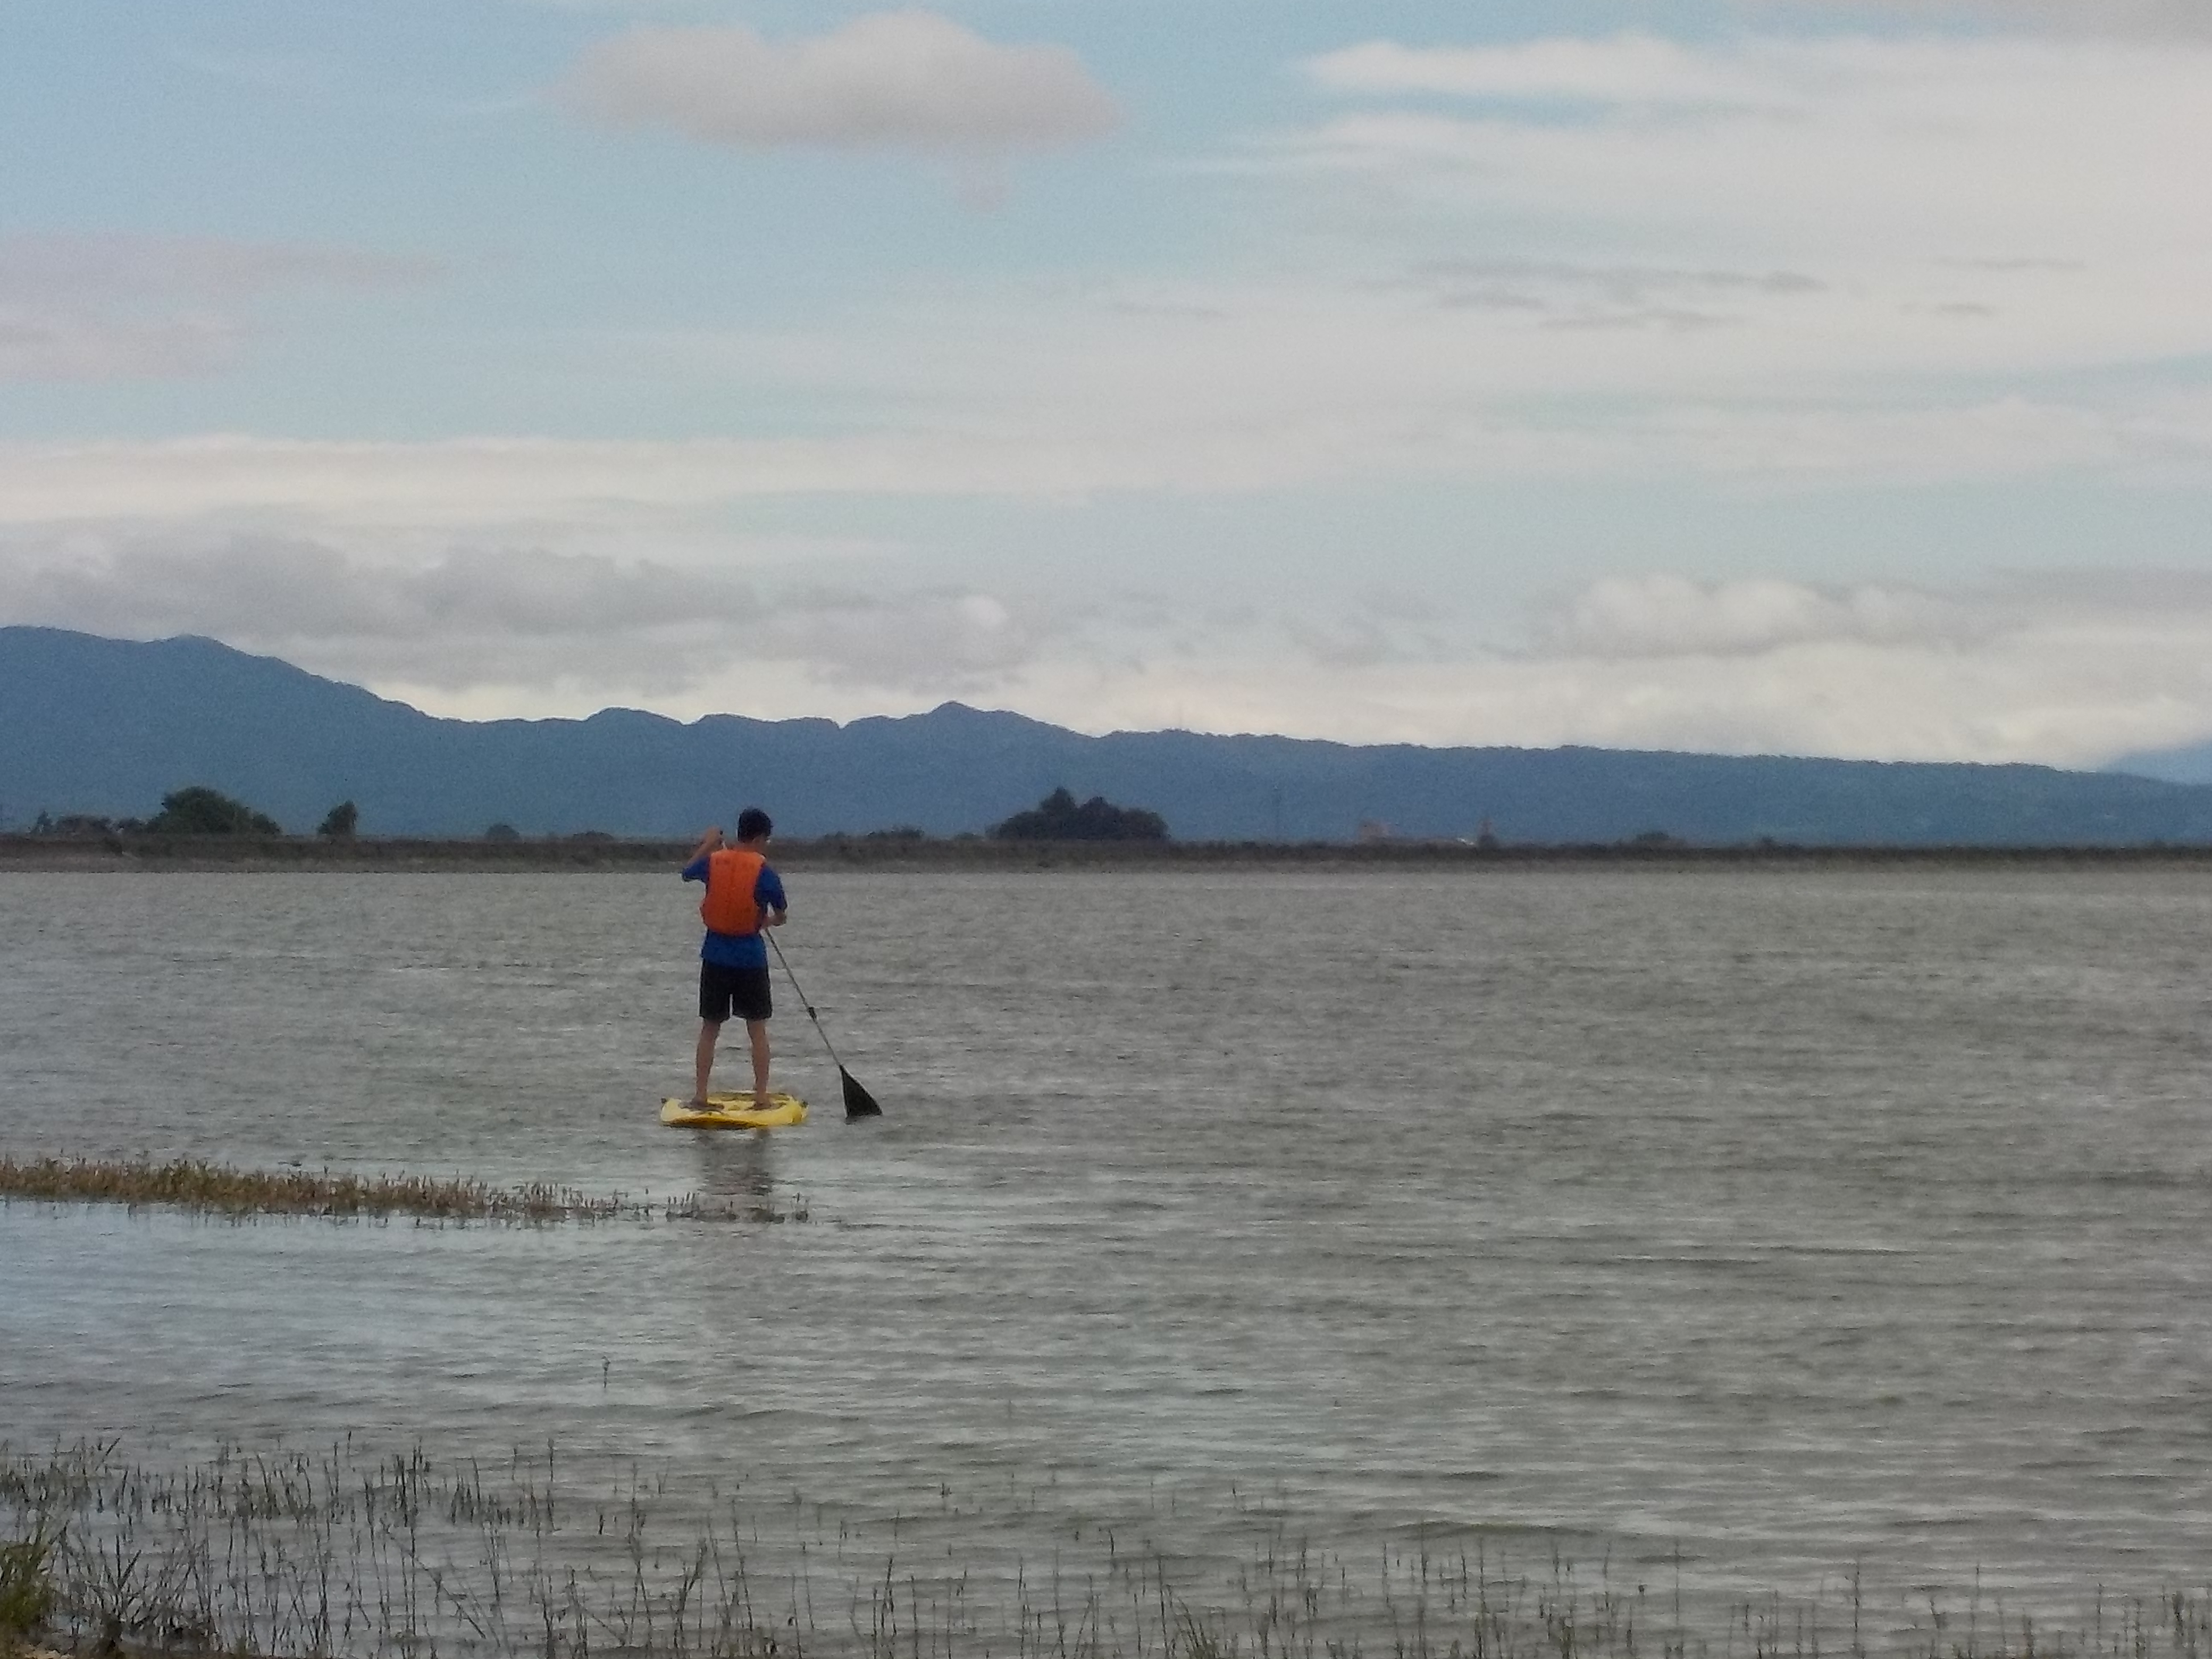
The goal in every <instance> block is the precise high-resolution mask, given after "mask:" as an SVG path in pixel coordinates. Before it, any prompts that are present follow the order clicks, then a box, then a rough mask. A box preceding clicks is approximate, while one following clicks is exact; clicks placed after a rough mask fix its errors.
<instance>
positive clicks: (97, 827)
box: [53, 812, 118, 836]
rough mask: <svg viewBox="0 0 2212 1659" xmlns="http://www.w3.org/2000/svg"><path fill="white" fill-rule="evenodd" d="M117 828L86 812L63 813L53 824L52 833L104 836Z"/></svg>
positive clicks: (103, 819)
mask: <svg viewBox="0 0 2212 1659" xmlns="http://www.w3.org/2000/svg"><path fill="white" fill-rule="evenodd" d="M117 827H118V826H117V825H114V824H112V823H109V822H108V821H107V820H106V818H96V817H93V816H92V815H91V814H90V813H88V812H64V813H63V814H62V815H61V817H58V818H56V819H55V820H54V822H53V833H54V834H55V835H58V836H104V835H106V834H108V833H109V832H110V831H111V830H112V829H116V828H117Z"/></svg>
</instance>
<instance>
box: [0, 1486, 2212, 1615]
mask: <svg viewBox="0 0 2212 1659" xmlns="http://www.w3.org/2000/svg"><path fill="white" fill-rule="evenodd" d="M572 1480H573V1477H571V1476H569V1475H568V1472H567V1471H566V1469H565V1468H564V1467H563V1464H562V1459H561V1457H560V1456H559V1455H558V1453H557V1451H556V1449H555V1448H554V1447H552V1446H551V1445H548V1446H547V1447H545V1448H544V1449H543V1450H542V1451H539V1452H537V1453H532V1454H525V1453H522V1452H516V1453H514V1454H512V1455H510V1456H509V1457H508V1458H507V1459H506V1460H504V1461H502V1462H499V1463H498V1464H496V1465H495V1467H493V1468H489V1469H487V1468H484V1467H483V1466H482V1465H481V1464H480V1463H478V1462H476V1461H474V1460H459V1461H451V1462H435V1461H434V1460H433V1459H431V1458H430V1457H429V1456H428V1455H426V1454H425V1453H424V1452H423V1451H422V1449H419V1448H418V1449H415V1450H413V1451H410V1452H406V1453H401V1454H395V1455H369V1454H368V1453H365V1452H361V1451H357V1450H356V1449H355V1448H354V1447H353V1445H352V1444H351V1443H345V1444H341V1445H337V1446H333V1447H331V1449H328V1450H326V1451H325V1452H322V1453H319V1454H307V1453H300V1452H289V1451H287V1452H281V1453H273V1454H265V1455H256V1454H249V1453H246V1452H242V1451H238V1450H228V1451H224V1452H222V1453H221V1454H219V1455H216V1456H215V1457H214V1458H212V1459H210V1460H209V1461H206V1462H200V1463H197V1464H194V1465H191V1466H188V1467H185V1468H178V1469H173V1470H161V1469H153V1468H147V1467H145V1466H143V1465H139V1464H135V1463H131V1462H125V1461H124V1460H122V1459H121V1458H120V1457H118V1455H117V1453H116V1449H115V1448H114V1447H113V1446H112V1445H91V1444H86V1445H79V1446H77V1447H76V1448H73V1449H67V1450H64V1451H60V1452H57V1453H52V1454H47V1455H25V1454H21V1453H10V1452H9V1450H8V1449H6V1448H5V1447H4V1446H0V1528H4V1529H5V1530H0V1537H7V1538H10V1539H12V1540H14V1542H13V1543H11V1544H10V1545H9V1548H10V1549H11V1550H21V1551H23V1552H25V1553H22V1554H21V1555H11V1556H10V1557H9V1558H8V1559H10V1560H22V1561H34V1562H36V1563H38V1564H39V1565H37V1567H36V1570H35V1571H34V1573H33V1577H34V1578H35V1579H36V1580H37V1582H39V1583H42V1584H43V1585H44V1586H45V1589H44V1590H43V1592H42V1594H43V1595H44V1598H45V1599H44V1600H43V1601H40V1603H39V1604H38V1606H39V1607H40V1618H39V1620H37V1621H33V1622H34V1624H39V1623H42V1624H43V1626H44V1629H45V1632H46V1634H48V1635H50V1636H52V1637H53V1638H56V1639H58V1640H61V1641H64V1642H66V1643H67V1644H69V1645H70V1647H71V1648H72V1649H75V1650H78V1651H87V1650H89V1651H92V1652H95V1653H106V1654H116V1653H124V1652H153V1651H161V1652H188V1653H197V1654H212V1653H217V1652H220V1653H224V1654H230V1655H235V1656H240V1659H253V1656H280V1655H281V1656H302V1659H316V1656H325V1655H340V1654H346V1655H362V1656H368V1659H385V1656H394V1659H436V1656H440V1655H450V1656H454V1659H466V1656H517V1659H521V1656H532V1659H588V1656H590V1655H592V1653H594V1652H598V1653H602V1654H606V1655H620V1656H628V1659H662V1656H665V1659H805V1656H806V1655H807V1654H809V1653H816V1654H820V1655H823V1656H825V1659H827V1656H830V1655H854V1656H866V1659H953V1656H967V1655H974V1656H977V1659H991V1656H1004V1659H1365V1656H1376V1659H1383V1656H1388V1659H1785V1656H1786V1659H1821V1656H1822V1655H1823V1654H1828V1655H1832V1656H1834V1659H1865V1656H1869V1655H1875V1654H1880V1655H1882V1656H1886V1659H1887V1656H1894V1659H2208V1655H2212V1620H2209V1619H2208V1614H2212V1601H2208V1598H2207V1595H2205V1593H2203V1592H2202V1591H2197V1592H2179V1591H2175V1592H2168V1593H2166V1594H2164V1595H2160V1596H2157V1597H2153V1598H2149V1599H2114V1598H2106V1597H2105V1596H2103V1595H2099V1596H2098V1597H2097V1598H2096V1599H2095V1601H2093V1604H2092V1606H2091V1607H2089V1608H2088V1609H2087V1610H2085V1615H2084V1616H2083V1617H2082V1618H2081V1619H2080V1620H2077V1621H2075V1623H2073V1624H2072V1625H2070V1626H2057V1625H2045V1624H2039V1623H2037V1622H2034V1621H2032V1620H2030V1619H2028V1618H2025V1617H2021V1616H2018V1615H2016V1614H2014V1613H2008V1612H2007V1611H2006V1610H2005V1609H2004V1608H2003V1607H2001V1606H1997V1605H1994V1604H1990V1603H1985V1601H1984V1598H1983V1597H1982V1596H1981V1595H1980V1594H1979V1592H1978V1589H1973V1588H1971V1587H1970V1588H1969V1589H1968V1590H1967V1592H1966V1596H1965V1597H1964V1599H1963V1604H1962V1603H1961V1601H1960V1600H1959V1599H1958V1598H1954V1599H1953V1601H1951V1602H1950V1603H1949V1604H1948V1605H1947V1604H1946V1602H1945V1601H1944V1600H1943V1599H1942V1597H1940V1596H1937V1595H1926V1594H1923V1595H1921V1596H1920V1597H1919V1599H1918V1601H1917V1605H1915V1604H1909V1603H1892V1604H1890V1605H1888V1606H1887V1607H1884V1608H1883V1609H1881V1611H1880V1612H1879V1613H1877V1612H1876V1611H1875V1610H1874V1609H1872V1608H1870V1607H1869V1605H1868V1604H1867V1602H1866V1601H1865V1599H1864V1598H1863V1595H1862V1594H1861V1588H1860V1584H1859V1581H1858V1579H1857V1576H1856V1575H1853V1576H1851V1577H1849V1578H1847V1579H1844V1580H1841V1581H1839V1582H1838V1584H1837V1586H1836V1587H1835V1588H1834V1589H1822V1591H1821V1592H1820V1593H1819V1594H1818V1595H1813V1596H1810V1597H1796V1598H1793V1597H1788V1596H1784V1595H1779V1594H1775V1595H1766V1596H1763V1597H1756V1598H1751V1599H1743V1600H1735V1601H1726V1602H1712V1601H1708V1602H1706V1603H1705V1604H1702V1605H1699V1604H1695V1603H1694V1602H1693V1601H1686V1599H1685V1597H1684V1595H1683V1592H1682V1590H1681V1588H1680V1565H1679V1562H1678V1563H1676V1564H1675V1568H1674V1582H1673V1583H1672V1584H1671V1585H1670V1584H1669V1583H1667V1582H1665V1579H1666V1576H1665V1575H1664V1574H1663V1573H1658V1572H1656V1571H1655V1573H1654V1576H1655V1577H1657V1578H1658V1579H1659V1581H1660V1582H1658V1583H1653V1582H1652V1579H1651V1578H1650V1577H1646V1578H1642V1579H1638V1578H1637V1577H1633V1576H1631V1577H1626V1578H1624V1577H1619V1576H1617V1575H1616V1573H1615V1571H1614V1570H1613V1565H1612V1563H1611V1562H1610V1560H1601V1561H1600V1563H1599V1564H1598V1565H1597V1567H1596V1570H1595V1574H1594V1575H1592V1574H1589V1573H1588V1572H1586V1571H1585V1570H1584V1569H1583V1568H1582V1567H1580V1566H1578V1565H1576V1564H1575V1563H1573V1562H1571V1561H1569V1560H1567V1559H1563V1558H1562V1557H1560V1556H1559V1555H1557V1554H1553V1555H1552V1556H1551V1557H1550V1558H1549V1559H1548V1560H1545V1561H1541V1562H1539V1563H1538V1564H1537V1565H1535V1566H1534V1568H1533V1569H1530V1568H1528V1567H1527V1566H1525V1565H1520V1566H1516V1565H1513V1564H1510V1563H1509V1562H1507V1561H1505V1560H1504V1559H1498V1558H1494V1557H1493V1556H1492V1554H1491V1553H1490V1550H1489V1547H1488V1546H1487V1545H1486V1543H1485V1542H1484V1541H1480V1540H1478V1541H1476V1542H1475V1544H1474V1548H1473V1549H1472V1551H1468V1550H1464V1549H1462V1550H1456V1551H1444V1550H1438V1549H1434V1548H1431V1547H1430V1546H1429V1544H1428V1543H1426V1542H1424V1541H1419V1540H1416V1541H1414V1542H1413V1545H1412V1546H1411V1547H1399V1546H1396V1545H1392V1546H1389V1547H1385V1548H1384V1549H1383V1551H1382V1552H1381V1553H1380V1555H1379V1557H1376V1558H1374V1559H1367V1560H1365V1561H1364V1562H1363V1563H1360V1564H1357V1565H1355V1564H1354V1563H1353V1562H1352V1561H1351V1560H1348V1559H1346V1558H1345V1557H1343V1556H1340V1555H1337V1554H1333V1553H1324V1552H1321V1551H1318V1550H1316V1549H1315V1548H1313V1547H1310V1546H1307V1545H1304V1544H1294V1543H1292V1542H1291V1541H1290V1540H1289V1539H1288V1538H1287V1536H1286V1535H1285V1534H1281V1533H1279V1532H1276V1533H1272V1534H1267V1536H1265V1537H1263V1538H1261V1539H1260V1540H1259V1541H1256V1542H1255V1545H1254V1547H1252V1548H1251V1549H1250V1550H1249V1553H1247V1554H1245V1555H1244V1556H1243V1557H1242V1558H1241V1559H1228V1558H1225V1557H1221V1556H1211V1557H1204V1556H1199V1557H1194V1556H1182V1557H1176V1556H1174V1555H1171V1554H1170V1553H1167V1552H1165V1551H1164V1550H1162V1549H1160V1548H1158V1547H1155V1546H1153V1545H1152V1544H1151V1543H1149V1542H1143V1543H1138V1544H1136V1545H1135V1546H1134V1547H1132V1545H1131V1542H1130V1541H1125V1540H1122V1539H1121V1538H1119V1537H1117V1536H1116V1534H1115V1532H1114V1531H1113V1530H1112V1529H1110V1528H1108V1529H1105V1530H1103V1532H1101V1531H1099V1530H1098V1529H1097V1528H1093V1529H1092V1536H1091V1539H1090V1541H1089V1543H1088V1545H1087V1546H1085V1547H1083V1548H1081V1549H1077V1548H1075V1547H1073V1545H1074V1542H1075V1541H1074V1540H1071V1539H1067V1538H1057V1539H1055V1538H1053V1537H1050V1536H1044V1535H1039V1534H1035V1533H1030V1534H1023V1535H1022V1543H1023V1545H1024V1547H1026V1548H1029V1549H1033V1550H1036V1551H1038V1552H1039V1553H1041V1554H1042V1556H1043V1557H1044V1559H1037V1557H1035V1556H1029V1557H1025V1556H1024V1555H1023V1554H1021V1553H1016V1554H1014V1555H1013V1556H1012V1558H1011V1559H1009V1558H1008V1557H1006V1555H1005V1553H1003V1551H1000V1550H995V1549H994V1547H992V1545H991V1544H990V1543H989V1542H988V1541H987V1538H986V1536H985V1534H987V1530H988V1528H987V1526H985V1525H983V1524H982V1518H981V1517H971V1519H974V1520H975V1521H976V1522H977V1525H976V1527H975V1531H974V1532H973V1533H972V1534H970V1535H969V1543H970V1545H971V1546H972V1547H969V1549H967V1550H966V1551H965V1552H964V1559H963V1549H962V1548H961V1547H959V1542H958V1537H957V1534H955V1535H954V1536H953V1540H952V1542H951V1546H950V1547H941V1548H933V1547H929V1546H927V1545H926V1544H924V1543H922V1542H921V1540H920V1539H919V1538H918V1537H917V1536H916V1535H915V1534H914V1533H913V1532H911V1531H909V1532H908V1534H906V1536H905V1537H904V1538H903V1540H902V1537H901V1533H900V1527H899V1524H898V1522H896V1521H894V1522H891V1523H890V1525H889V1528H888V1536H886V1534H885V1530H884V1528H882V1527H881V1526H878V1527H877V1528H874V1530H873V1531H872V1532H871V1531H870V1530H869V1529H868V1528H861V1527H860V1526H857V1525H856V1524H855V1523H854V1522H852V1521H851V1520H850V1519H849V1518H848V1519H847V1520H843V1521H837V1522H828V1521H825V1518H824V1512H823V1510H822V1509H821V1508H819V1507H817V1508H816V1509H815V1510H813V1517H812V1522H811V1524H810V1523H809V1521H808V1518H807V1512H808V1505H807V1504H806V1503H805V1500H804V1499H803V1498H799V1496H797V1495H795V1494H794V1495H793V1498H791V1499H790V1500H788V1501H784V1502H779V1503H775V1504H755V1505H750V1506H749V1505H748V1504H744V1503H741V1502H739V1501H738V1499H737V1498H734V1497H732V1498H726V1499H722V1498H717V1499H714V1500H713V1501H712V1502H711V1504H710V1505H709V1509H710V1511H711V1513H710V1514H709V1516H708V1518H706V1519H704V1520H700V1519H697V1518H696V1516H697V1511H696V1509H685V1508H684V1506H683V1505H679V1504H675V1503H674V1501H673V1498H672V1495H671V1492H670V1491H669V1488H668V1486H667V1484H666V1481H665V1477H664V1478H662V1479H660V1480H646V1479H644V1478H642V1477H641V1476H639V1475H638V1474H635V1473H632V1474H629V1476H628V1477H627V1478H626V1479H625V1480H617V1481H615V1482H613V1483H612V1484H611V1485H610V1486H607V1487H606V1488H605V1490H601V1491H599V1492H578V1491H576V1490H574V1489H573V1487H572V1484H571V1482H572ZM947 1490H948V1492H949V1489H947ZM669 1508H677V1509H679V1510H683V1511H684V1514H685V1515H686V1516H688V1517H690V1518H686V1519H682V1520H678V1521H677V1522H674V1523H672V1524H671V1523H670V1522H667V1521H665V1519H664V1518H663V1516H664V1511H665V1510H667V1509H669ZM947 1512H948V1513H952V1514H957V1511H954V1510H950V1509H949V1508H948V1511H947ZM1081 1535H1082V1534H1081V1533H1080V1532H1078V1533H1077V1534H1076V1539H1080V1537H1081ZM943 1542H944V1540H943V1539H940V1540H939V1543H940V1544H942V1543H943ZM1645 1565H1646V1566H1647V1567H1649V1566H1650V1565H1651V1564H1645Z"/></svg>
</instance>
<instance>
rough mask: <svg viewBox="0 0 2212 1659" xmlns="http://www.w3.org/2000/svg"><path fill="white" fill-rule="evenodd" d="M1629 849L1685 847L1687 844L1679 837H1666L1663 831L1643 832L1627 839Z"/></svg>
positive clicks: (1645, 830) (1648, 830) (1646, 830)
mask: <svg viewBox="0 0 2212 1659" xmlns="http://www.w3.org/2000/svg"><path fill="white" fill-rule="evenodd" d="M1628 844H1629V845H1630V846H1631V847H1650V848H1662V847H1686V846H1687V845H1688V844H1689V843H1688V842H1685V841H1683V840H1682V839H1681V838H1680V837H1679V836H1670V835H1668V833H1667V832H1666V831H1665V830H1664V829H1644V830H1639V831H1638V833H1637V834H1635V835H1633V836H1630V837H1629V838H1628Z"/></svg>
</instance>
